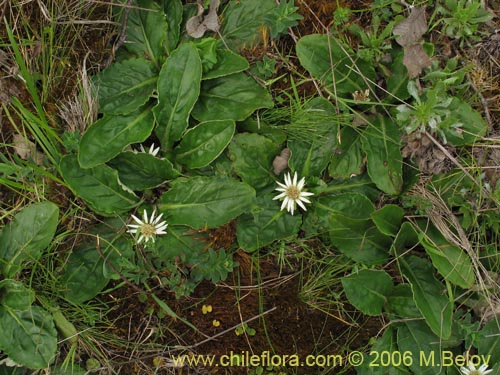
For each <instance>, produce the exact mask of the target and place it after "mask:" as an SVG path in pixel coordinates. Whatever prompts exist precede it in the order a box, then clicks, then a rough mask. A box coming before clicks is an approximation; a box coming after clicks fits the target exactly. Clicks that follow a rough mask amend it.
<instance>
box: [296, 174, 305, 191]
mask: <svg viewBox="0 0 500 375" xmlns="http://www.w3.org/2000/svg"><path fill="white" fill-rule="evenodd" d="M305 183H306V178H305V177H302V178H301V179H300V181H299V184H298V185H297V189H299V190H302V189H303V188H304V185H305Z"/></svg>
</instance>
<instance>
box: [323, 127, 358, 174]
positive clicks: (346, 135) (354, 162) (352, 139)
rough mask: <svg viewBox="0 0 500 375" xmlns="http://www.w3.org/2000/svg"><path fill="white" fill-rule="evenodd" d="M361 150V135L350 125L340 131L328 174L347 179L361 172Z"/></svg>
mask: <svg viewBox="0 0 500 375" xmlns="http://www.w3.org/2000/svg"><path fill="white" fill-rule="evenodd" d="M364 164H365V162H364V160H363V150H362V147H361V136H360V135H359V133H358V132H357V131H356V130H354V129H353V128H351V127H344V128H343V129H342V130H341V131H340V142H339V143H338V144H337V146H336V148H335V149H334V153H333V155H332V158H331V161H330V165H329V167H328V174H329V175H330V177H333V178H338V179H342V180H347V179H349V178H351V177H353V176H359V175H361V173H362V172H363V166H364Z"/></svg>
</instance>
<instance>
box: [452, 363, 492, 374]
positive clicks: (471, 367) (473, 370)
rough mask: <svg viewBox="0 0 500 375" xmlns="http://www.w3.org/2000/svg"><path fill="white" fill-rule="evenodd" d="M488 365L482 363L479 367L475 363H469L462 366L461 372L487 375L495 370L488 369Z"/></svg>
mask: <svg viewBox="0 0 500 375" xmlns="http://www.w3.org/2000/svg"><path fill="white" fill-rule="evenodd" d="M487 368H488V365H481V367H479V368H478V369H476V366H474V365H473V364H469V366H467V367H460V372H461V373H462V374H464V375H486V374H489V373H490V372H492V371H493V370H492V369H491V370H486V369H487Z"/></svg>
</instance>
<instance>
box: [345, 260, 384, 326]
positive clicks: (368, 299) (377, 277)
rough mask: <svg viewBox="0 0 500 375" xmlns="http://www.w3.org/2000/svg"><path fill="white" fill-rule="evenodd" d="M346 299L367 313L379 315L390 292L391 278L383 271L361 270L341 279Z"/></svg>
mask: <svg viewBox="0 0 500 375" xmlns="http://www.w3.org/2000/svg"><path fill="white" fill-rule="evenodd" d="M341 281H342V286H343V287H344V291H345V294H346V296H347V299H348V300H349V302H350V303H352V305H353V306H354V307H355V308H357V309H358V310H360V311H361V312H362V313H364V314H367V315H375V316H376V315H380V314H382V309H383V307H384V304H385V302H386V300H387V296H388V295H389V294H390V293H391V291H392V288H393V285H392V278H391V277H390V276H389V274H387V272H385V271H377V270H361V271H359V272H357V273H353V274H351V275H349V276H347V277H343V278H342V279H341Z"/></svg>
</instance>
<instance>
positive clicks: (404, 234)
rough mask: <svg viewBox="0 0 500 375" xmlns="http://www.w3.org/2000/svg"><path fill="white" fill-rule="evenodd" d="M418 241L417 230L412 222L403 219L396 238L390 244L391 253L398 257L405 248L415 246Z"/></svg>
mask: <svg viewBox="0 0 500 375" xmlns="http://www.w3.org/2000/svg"><path fill="white" fill-rule="evenodd" d="M418 243H419V240H418V235H417V232H416V230H415V228H414V226H413V225H412V224H410V223H409V222H408V221H405V222H404V223H403V224H402V225H401V228H400V229H399V232H398V234H397V235H396V238H395V239H394V242H393V243H392V246H391V253H392V254H393V255H394V256H396V257H399V256H401V255H403V253H405V252H406V249H408V248H411V247H414V246H416V245H417V244H418Z"/></svg>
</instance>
